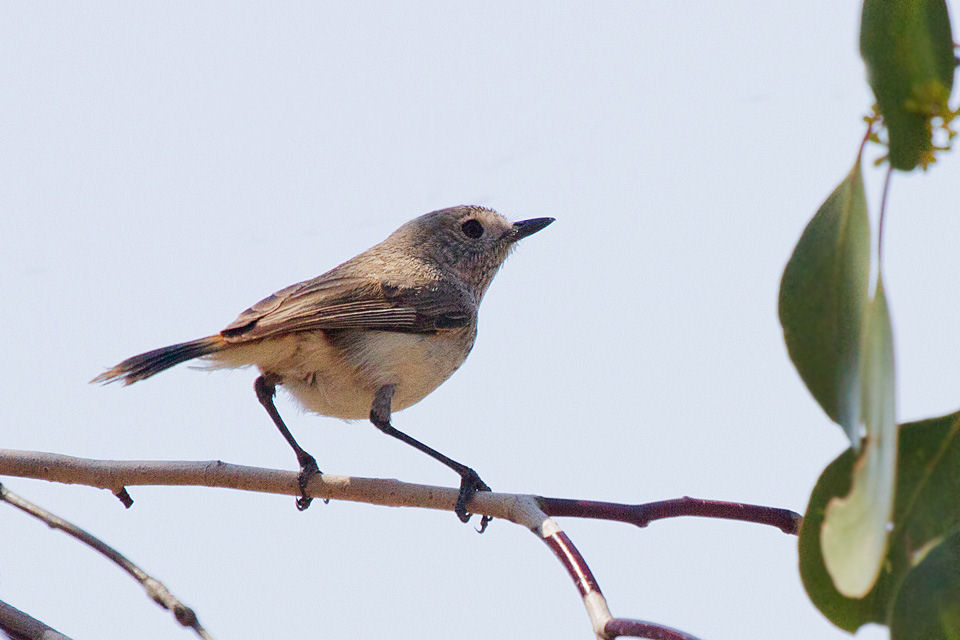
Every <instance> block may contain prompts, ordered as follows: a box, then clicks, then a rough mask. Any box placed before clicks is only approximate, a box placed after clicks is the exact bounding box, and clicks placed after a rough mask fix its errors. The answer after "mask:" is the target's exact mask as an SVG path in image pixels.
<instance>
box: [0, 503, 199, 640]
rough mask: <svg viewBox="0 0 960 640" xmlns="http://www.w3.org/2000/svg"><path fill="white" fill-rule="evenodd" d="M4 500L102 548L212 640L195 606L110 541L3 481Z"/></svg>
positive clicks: (156, 598) (186, 623)
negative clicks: (15, 491) (45, 506)
mask: <svg viewBox="0 0 960 640" xmlns="http://www.w3.org/2000/svg"><path fill="white" fill-rule="evenodd" d="M0 501H2V502H6V503H8V504H11V505H13V506H14V507H16V508H18V509H20V510H21V511H24V512H26V513H29V514H30V515H32V516H33V517H35V518H38V519H39V520H41V521H42V522H45V523H46V524H47V526H49V527H50V528H52V529H59V530H60V531H63V532H64V533H66V534H67V535H70V536H73V537H74V538H76V539H77V540H79V541H80V542H82V543H84V544H85V545H87V546H89V547H91V548H92V549H94V550H96V551H98V552H100V554H101V555H104V556H106V557H107V558H108V559H110V560H112V561H113V562H114V563H115V564H117V565H118V566H119V567H120V568H121V569H123V570H124V571H126V572H127V573H129V574H130V575H131V576H133V578H134V579H135V580H136V581H137V582H139V583H140V585H141V586H142V587H143V588H144V589H145V590H146V591H147V595H149V596H150V598H151V599H152V600H153V601H154V602H156V603H157V604H159V605H160V606H161V607H163V608H165V609H167V610H169V611H170V612H172V613H173V617H174V618H176V619H177V622H179V623H180V624H182V625H183V626H185V627H190V628H191V629H193V630H194V631H196V633H197V635H198V636H200V637H201V638H203V639H204V640H211V636H210V635H209V634H208V633H207V631H206V630H205V629H204V628H203V627H202V626H201V625H200V621H199V620H197V615H196V614H195V613H194V612H193V609H191V608H190V607H188V606H186V605H185V604H183V603H182V602H180V601H179V600H178V599H177V598H176V597H174V595H173V594H172V593H170V591H169V590H168V589H167V588H166V587H165V586H164V585H163V583H161V582H160V581H159V580H157V579H156V578H153V577H151V576H150V575H148V574H147V573H146V572H145V571H143V569H141V568H140V567H138V566H137V565H135V564H134V563H133V562H131V561H130V560H128V559H127V558H126V557H125V556H124V555H123V554H121V553H120V552H119V551H117V550H116V549H114V548H113V547H111V546H110V545H108V544H106V543H105V542H103V541H102V540H100V539H99V538H97V537H96V536H94V535H93V534H91V533H89V532H88V531H84V530H83V529H81V528H80V527H78V526H77V525H75V524H73V523H71V522H67V521H66V520H64V519H63V518H61V517H59V516H57V515H54V514H52V513H50V512H49V511H47V510H45V509H43V508H41V507H39V506H37V505H35V504H33V503H32V502H30V501H28V500H25V499H24V498H21V497H20V496H18V495H17V494H15V493H13V492H12V491H10V490H9V489H7V488H6V487H4V486H3V484H0Z"/></svg>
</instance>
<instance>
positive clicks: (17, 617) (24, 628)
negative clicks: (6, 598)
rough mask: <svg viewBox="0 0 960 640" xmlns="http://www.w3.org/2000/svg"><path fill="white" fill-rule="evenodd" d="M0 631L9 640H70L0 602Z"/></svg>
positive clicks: (28, 615) (18, 610)
mask: <svg viewBox="0 0 960 640" xmlns="http://www.w3.org/2000/svg"><path fill="white" fill-rule="evenodd" d="M0 631H2V632H3V633H5V634H6V635H7V637H9V638H11V640H70V638H69V637H67V636H65V635H63V634H62V633H60V632H59V631H57V630H56V629H54V628H53V627H51V626H49V625H47V624H44V623H43V622H41V621H40V620H37V619H36V618H34V617H33V616H31V615H30V614H29V613H24V612H23V611H20V609H17V608H16V607H13V606H11V605H9V604H7V603H6V602H2V601H0Z"/></svg>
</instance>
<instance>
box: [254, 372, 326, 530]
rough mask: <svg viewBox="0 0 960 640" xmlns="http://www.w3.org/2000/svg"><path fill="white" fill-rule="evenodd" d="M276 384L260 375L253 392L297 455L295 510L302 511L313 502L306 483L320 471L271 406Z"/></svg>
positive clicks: (271, 377) (269, 376)
mask: <svg viewBox="0 0 960 640" xmlns="http://www.w3.org/2000/svg"><path fill="white" fill-rule="evenodd" d="M278 382H280V380H279V379H278V378H277V377H276V376H273V375H271V374H266V375H262V376H260V377H259V378H257V379H256V381H255V382H254V383H253V390H254V391H256V392H257V400H259V401H260V404H262V405H263V408H264V409H266V410H267V413H268V414H270V417H271V418H272V419H273V424H275V425H277V429H279V430H280V435H282V436H283V437H284V439H285V440H286V441H287V444H289V445H290V446H291V447H292V448H293V452H294V453H295V454H297V462H298V463H299V464H300V473H298V474H297V484H298V485H299V487H300V497H299V498H297V509H299V510H300V511H303V510H304V509H306V508H307V507H309V506H310V503H311V502H312V501H313V498H311V497H309V496H308V495H307V482H308V481H309V480H310V478H311V477H313V476H314V475H315V474H318V473H320V469H318V468H317V461H316V460H315V459H314V457H313V456H312V455H310V454H309V453H307V452H306V451H304V449H303V447H301V446H300V445H299V444H297V441H296V440H294V438H293V434H292V433H290V430H289V429H287V425H285V424H284V423H283V418H281V417H280V413H279V412H278V411H277V407H276V406H275V405H274V404H273V396H274V395H276V393H277V383H278Z"/></svg>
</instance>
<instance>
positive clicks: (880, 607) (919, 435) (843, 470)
mask: <svg viewBox="0 0 960 640" xmlns="http://www.w3.org/2000/svg"><path fill="white" fill-rule="evenodd" d="M855 459H856V457H855V454H854V452H853V450H852V449H848V450H847V451H845V452H844V453H843V454H841V455H840V456H839V457H838V458H837V459H836V460H834V461H833V462H831V463H830V465H829V466H827V468H826V469H824V471H823V473H822V474H821V475H820V479H819V480H818V481H817V485H816V487H815V488H814V490H813V493H812V494H811V496H810V504H809V505H808V506H807V513H806V515H805V516H804V520H803V527H802V529H801V531H800V543H799V545H800V576H801V578H802V579H803V586H804V588H805V589H806V590H807V595H809V596H810V600H811V601H812V602H813V603H814V604H815V605H816V606H817V608H818V609H820V611H821V612H822V613H823V614H824V615H825V616H826V617H827V618H829V619H830V620H831V621H832V622H833V623H834V624H836V625H837V626H838V627H840V628H842V629H846V630H847V631H855V630H856V629H858V628H859V627H860V626H862V625H864V624H867V623H869V622H877V623H880V624H887V623H888V622H889V620H890V615H891V613H892V608H893V599H894V595H895V593H896V591H897V588H898V587H899V585H900V583H901V582H902V581H903V579H904V577H905V576H906V575H907V573H908V572H909V571H910V570H911V569H912V568H913V566H914V565H915V564H916V562H917V561H918V559H919V558H918V556H919V554H921V553H922V552H923V550H924V549H927V548H928V547H929V545H930V544H931V543H934V542H936V541H938V540H939V539H940V538H943V537H945V536H946V535H948V534H949V533H950V532H952V531H953V530H955V529H957V528H958V527H960V412H958V413H953V414H950V415H947V416H943V417H940V418H932V419H929V420H923V421H920V422H912V423H908V424H904V425H901V426H900V428H899V436H898V457H897V485H896V497H895V501H894V512H893V531H892V532H891V533H890V538H889V544H888V547H887V555H886V562H885V563H884V565H883V567H882V569H881V571H880V576H879V579H878V580H877V583H876V584H875V585H874V587H873V589H872V590H871V591H870V592H869V593H868V594H867V595H866V596H864V597H863V598H861V599H855V598H847V597H845V596H843V595H842V594H841V593H840V592H839V591H837V589H836V587H835V586H834V584H833V581H832V580H831V578H830V574H829V573H827V569H826V566H825V565H824V562H823V555H822V552H821V548H820V546H821V543H820V535H821V527H822V525H823V520H824V512H825V510H826V506H827V504H828V503H829V501H830V499H831V498H834V497H836V496H844V495H846V494H847V493H848V492H849V491H850V486H851V476H852V472H853V466H854V461H855Z"/></svg>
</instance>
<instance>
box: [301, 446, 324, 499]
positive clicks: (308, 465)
mask: <svg viewBox="0 0 960 640" xmlns="http://www.w3.org/2000/svg"><path fill="white" fill-rule="evenodd" d="M315 475H323V473H322V472H321V471H320V469H319V468H318V467H317V461H316V460H315V459H314V457H313V456H311V455H309V454H307V455H305V456H303V457H302V458H301V459H300V472H299V473H298V474H297V487H299V489H300V497H299V498H297V510H298V511H305V510H306V509H307V507H309V506H310V503H311V502H313V498H311V497H310V496H308V495H307V484H308V483H309V482H310V478H312V477H313V476H315ZM324 502H329V501H328V500H324Z"/></svg>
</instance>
